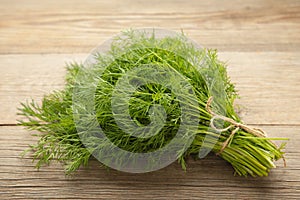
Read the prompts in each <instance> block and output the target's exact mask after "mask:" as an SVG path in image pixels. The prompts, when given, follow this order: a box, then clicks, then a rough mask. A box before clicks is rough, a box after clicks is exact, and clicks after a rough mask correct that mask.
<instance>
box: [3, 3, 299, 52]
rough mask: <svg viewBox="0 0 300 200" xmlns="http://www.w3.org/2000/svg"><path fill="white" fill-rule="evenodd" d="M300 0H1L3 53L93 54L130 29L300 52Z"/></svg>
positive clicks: (225, 46) (236, 47) (214, 44)
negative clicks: (155, 29) (166, 31)
mask: <svg viewBox="0 0 300 200" xmlns="http://www.w3.org/2000/svg"><path fill="white" fill-rule="evenodd" d="M299 10H300V1H297V0H294V1H293V0H291V1H284V3H282V1H274V0H273V1H269V0H268V1H258V0H255V1H252V0H246V1H240V0H236V1H229V0H225V1H218V0H213V1H209V2H207V1H198V0H191V1H189V2H188V3H187V2H186V1H180V0H175V1H174V0H167V1H160V0H154V1H146V0H143V1H130V0H125V1H118V0H111V1H105V0H102V1H93V0H88V1H79V0H76V1H74V0H68V1H59V2H55V3H53V2H52V1H50V0H47V1H43V3H39V2H38V1H36V0H30V1H26V3H25V2H20V1H17V0H9V1H7V0H4V1H1V6H0V13H1V23H0V53H1V54H15V53H18V54H27V53H88V52H89V51H90V50H91V49H92V48H93V47H94V46H95V45H96V44H99V43H101V42H103V41H104V40H106V39H108V38H110V37H111V36H112V35H114V34H116V33H118V32H120V31H121V30H124V29H128V28H138V27H161V28H167V29H173V30H177V31H180V29H183V30H184V31H185V32H186V33H187V34H188V36H189V37H191V38H193V39H195V40H196V41H198V42H199V43H200V44H201V45H203V46H205V47H209V48H217V49H219V50H222V51H299V45H300V37H299V30H300V23H299V22H300V12H299Z"/></svg>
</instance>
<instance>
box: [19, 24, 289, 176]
mask: <svg viewBox="0 0 300 200" xmlns="http://www.w3.org/2000/svg"><path fill="white" fill-rule="evenodd" d="M93 56H94V58H95V60H96V61H97V62H96V63H95V64H94V65H93V66H92V67H90V68H86V67H85V66H84V65H83V64H79V63H72V64H70V65H69V66H68V67H67V75H66V86H65V88H64V89H63V90H61V91H56V92H53V93H52V94H49V95H47V96H45V97H44V98H43V100H42V102H41V104H39V103H37V102H35V101H34V100H32V101H31V102H27V103H22V106H21V108H19V110H20V113H19V114H20V115H23V116H25V119H22V120H20V121H19V125H21V126H24V127H26V128H27V129H29V130H36V131H38V132H39V133H38V134H36V135H37V136H38V137H39V140H38V142H37V144H36V145H31V146H30V150H32V151H33V158H34V160H38V161H37V164H36V166H37V167H38V168H39V167H41V166H42V165H43V164H49V163H50V161H52V160H57V161H60V162H61V163H63V164H64V165H65V171H66V173H67V174H70V173H72V172H74V171H76V170H77V169H78V168H79V167H80V166H81V165H87V164H88V161H89V159H90V157H91V155H92V154H93V153H94V152H96V151H101V148H103V147H105V146H107V145H109V143H113V144H114V145H117V146H118V147H119V148H122V149H124V150H126V151H129V152H135V153H144V152H151V151H155V150H157V149H159V148H161V147H163V146H165V145H168V144H169V143H170V141H172V139H174V137H175V135H176V133H177V132H178V130H179V128H180V125H181V123H182V110H181V108H180V107H181V103H182V102H181V100H180V98H178V97H176V95H175V94H174V92H173V91H171V90H170V89H169V88H166V87H164V86H163V85H161V84H156V83H147V84H143V85H141V86H140V87H138V89H137V90H136V91H135V92H134V93H133V94H132V95H131V97H130V100H129V102H128V109H129V114H130V117H131V119H133V120H134V123H136V124H137V126H139V127H143V126H147V125H149V124H150V123H151V116H150V111H151V106H153V105H154V104H159V105H160V106H162V108H163V109H164V110H165V114H166V119H165V121H164V125H163V127H162V128H161V130H160V131H159V132H158V133H157V134H156V135H154V136H152V137H135V136H133V135H131V134H128V133H126V132H125V131H123V130H122V129H121V128H120V127H119V124H118V123H117V122H116V120H115V115H114V112H113V110H112V105H111V104H112V96H113V93H114V91H115V88H116V85H117V83H118V81H119V80H120V79H121V78H122V77H124V76H125V75H126V73H127V72H128V71H130V70H132V69H135V68H138V67H140V66H147V65H148V66H150V65H151V66H153V65H155V66H158V68H162V69H164V68H170V69H172V70H173V71H175V72H176V73H178V74H180V75H181V77H183V78H184V79H185V80H186V81H187V82H188V83H189V84H190V85H191V86H192V88H193V94H194V95H195V96H196V100H197V104H196V106H195V107H196V108H195V109H196V110H197V111H198V114H197V115H196V116H193V117H194V118H196V119H197V120H198V123H197V126H196V128H195V127H193V129H192V130H193V131H192V133H190V136H191V135H192V136H193V137H192V138H193V140H192V141H191V144H190V145H189V146H188V147H187V148H185V149H184V151H181V152H180V153H178V154H177V155H176V156H177V159H178V162H179V163H180V164H181V165H182V167H183V168H184V169H185V168H186V164H185V158H186V157H187V156H189V155H198V154H199V152H200V154H201V152H202V150H203V149H204V152H202V153H203V155H206V154H207V153H208V152H205V149H207V150H210V149H211V150H212V151H213V152H214V153H216V154H217V155H219V156H220V157H221V158H223V159H225V160H226V161H228V162H229V163H230V164H231V165H232V167H233V168H234V170H235V173H236V174H238V175H241V176H247V175H251V176H267V175H268V173H269V171H270V169H271V168H274V167H275V164H274V161H276V160H278V159H280V158H283V152H282V151H281V150H282V148H283V147H284V145H281V146H280V147H277V146H276V145H275V144H274V143H273V142H272V141H271V139H272V140H274V139H282V138H267V137H265V135H264V134H263V132H262V131H260V130H257V129H251V128H249V127H247V126H244V125H243V124H242V122H241V120H240V118H239V117H238V115H237V114H236V113H235V111H234V108H233V102H234V99H235V98H236V97H237V92H236V90H235V88H234V85H233V84H232V83H231V82H230V79H229V77H228V76H227V72H226V67H225V64H224V63H223V62H221V61H219V60H218V59H217V54H216V51H213V50H206V49H200V48H197V47H196V46H195V44H194V43H192V42H190V41H189V40H188V39H187V38H186V37H185V36H184V35H180V34H178V35H175V36H166V37H162V38H159V37H156V36H155V32H153V34H151V35H150V36H149V34H145V33H143V32H141V31H134V30H130V31H127V32H124V33H123V35H122V37H115V38H114V40H113V42H112V43H111V46H110V50H109V51H108V52H106V53H105V54H101V53H98V54H94V55H93ZM79 73H86V74H96V76H93V79H92V78H90V76H84V77H86V78H83V79H80V80H78V79H77V76H78V74H79ZM97 74H99V76H97ZM95 77H96V78H97V81H98V82H97V86H96V89H95V94H94V100H95V105H94V109H95V113H96V117H97V122H98V123H99V125H100V127H101V129H102V130H103V132H104V133H105V135H106V137H107V138H108V140H100V139H99V138H98V139H97V138H96V137H94V135H93V139H92V140H91V141H90V143H91V145H90V148H87V147H86V146H85V144H83V142H82V138H81V137H80V135H79V134H80V133H78V127H76V120H75V119H74V107H73V103H74V102H73V100H74V88H76V87H78V85H79V86H80V85H83V86H84V85H85V83H89V82H93V81H95V80H94V78H95ZM168 81H169V84H170V85H176V82H177V81H176V80H171V79H170V80H168ZM221 91H223V93H222V92H221ZM220 93H222V95H218V97H216V96H215V94H220ZM212 96H214V101H213V102H212ZM187 98H188V97H187ZM212 110H214V111H212ZM190 115H193V113H190ZM119 119H121V120H122V117H121V118H119ZM124 123H127V121H126V120H125V117H124ZM86 126H89V123H86ZM220 127H223V129H221V128H220ZM224 127H225V128H224ZM260 133H261V134H260ZM119 157H120V160H118V162H119V163H120V165H121V166H122V165H123V164H124V165H126V159H122V156H121V155H120V156H119Z"/></svg>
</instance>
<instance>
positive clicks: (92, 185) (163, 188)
mask: <svg viewBox="0 0 300 200" xmlns="http://www.w3.org/2000/svg"><path fill="white" fill-rule="evenodd" d="M260 128H262V129H264V130H266V131H267V132H268V133H269V136H271V137H283V136H284V137H289V138H291V140H290V141H289V142H288V145H287V148H286V159H287V164H288V166H287V167H286V168H284V167H283V166H282V161H280V162H278V163H277V164H278V167H277V168H276V169H273V170H272V172H271V173H270V175H269V176H268V177H263V178H250V177H248V178H243V177H235V176H233V174H232V173H233V170H232V169H231V167H230V165H229V164H227V163H226V162H225V161H223V160H221V159H219V158H218V157H216V156H214V155H210V156H208V157H206V158H205V159H203V160H198V161H194V160H193V159H189V160H188V171H187V172H186V173H185V172H183V171H182V169H181V168H180V166H179V164H177V163H174V164H172V165H170V166H168V167H166V168H164V169H161V170H159V171H156V172H151V173H146V174H129V173H123V172H118V171H115V170H109V171H107V170H106V169H104V168H101V167H99V163H98V162H97V161H96V160H91V162H90V165H89V167H88V168H84V169H80V170H79V172H78V173H77V174H76V175H75V176H74V177H65V176H64V173H63V171H62V167H61V166H60V165H59V164H55V163H54V164H52V165H50V166H49V167H44V168H42V169H41V170H40V171H39V172H38V171H36V170H35V169H34V164H33V163H32V162H31V158H30V155H28V156H26V158H25V159H20V157H19V154H20V152H21V151H22V150H23V149H24V148H25V146H26V145H27V144H28V143H30V144H32V143H34V142H35V138H33V137H32V136H30V132H28V131H25V130H22V129H21V127H5V126H3V127H0V141H1V142H2V144H3V143H4V144H6V145H5V146H2V145H1V147H0V163H1V165H0V199H15V198H20V199H46V198H47V199H49V198H50V199H56V198H58V199H63V198H76V199H87V198H95V199H96V198H97V199H99V198H103V199H121V198H122V199H127V198H130V199H141V198H143V199H144V198H154V199H174V198H181V199H182V198H187V199H199V198H204V197H205V198H237V199H274V198H280V199H295V198H297V197H298V195H299V192H300V161H299V159H298V158H299V156H300V150H299V148H298V147H299V145H300V134H299V131H300V126H261V127H260ZM8 141H9V142H8ZM14 141H15V143H14ZM4 147H5V148H4Z"/></svg>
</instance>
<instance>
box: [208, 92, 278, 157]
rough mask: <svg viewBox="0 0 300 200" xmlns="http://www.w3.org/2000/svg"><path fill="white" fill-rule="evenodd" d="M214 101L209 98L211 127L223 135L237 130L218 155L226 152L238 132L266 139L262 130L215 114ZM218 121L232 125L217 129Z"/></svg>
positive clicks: (232, 133)
mask: <svg viewBox="0 0 300 200" xmlns="http://www.w3.org/2000/svg"><path fill="white" fill-rule="evenodd" d="M212 101H213V97H212V96H211V97H209V98H208V100H207V104H206V110H207V111H208V112H209V114H211V115H212V118H211V120H210V127H211V128H213V129H214V130H215V131H217V132H218V133H222V132H225V131H228V130H230V129H232V128H235V129H233V131H231V134H230V135H229V137H228V138H227V139H226V140H225V142H224V143H223V146H222V148H221V150H220V151H219V153H217V154H218V155H219V154H221V153H222V152H223V151H224V149H225V148H226V147H227V146H228V144H229V142H230V140H231V139H232V138H233V136H234V135H235V134H236V133H237V132H238V130H239V129H243V130H245V131H246V132H248V133H251V134H252V135H254V136H256V137H266V133H265V132H264V131H263V130H261V129H258V128H252V127H249V126H247V125H245V124H242V123H239V122H237V121H235V120H233V119H231V118H228V117H225V116H222V115H218V114H216V113H214V112H213V111H212V110H211V103H212ZM217 119H221V120H223V121H224V122H228V123H230V125H229V126H228V127H226V128H223V129H220V128H217V127H216V126H215V124H214V122H215V120H217ZM273 144H274V143H273Z"/></svg>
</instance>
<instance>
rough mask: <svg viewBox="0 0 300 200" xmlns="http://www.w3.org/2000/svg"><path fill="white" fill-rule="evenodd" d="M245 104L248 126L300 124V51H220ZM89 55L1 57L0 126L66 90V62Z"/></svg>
mask: <svg viewBox="0 0 300 200" xmlns="http://www.w3.org/2000/svg"><path fill="white" fill-rule="evenodd" d="M219 56H220V59H221V60H223V61H227V63H228V73H229V76H230V77H231V79H232V81H233V82H234V83H236V86H237V89H238V90H239V93H240V96H241V99H238V101H237V102H236V103H237V104H238V105H240V115H241V117H242V118H243V120H244V121H245V122H246V123H248V124H285V125H287V124H291V125H293V124H298V125H300V115H299V108H300V101H299V99H300V88H299V87H297V86H298V85H300V71H299V68H300V59H299V57H300V53H299V52H289V53H282V52H261V53H254V52H220V53H219ZM86 57H87V54H51V55H35V54H32V55H1V56H0V63H1V65H2V66H4V67H3V68H0V80H1V81H2V83H3V84H1V85H0V101H1V102H3V105H2V106H1V107H0V123H2V124H15V123H16V119H17V115H16V113H17V107H18V106H19V105H20V102H25V101H26V100H30V97H32V98H34V99H36V100H40V99H41V98H42V97H43V95H45V94H48V93H50V92H51V91H53V90H58V89H62V88H63V85H64V76H65V63H68V62H71V61H78V62H83V61H84V59H85V58H86Z"/></svg>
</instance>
